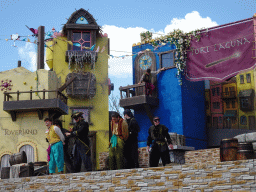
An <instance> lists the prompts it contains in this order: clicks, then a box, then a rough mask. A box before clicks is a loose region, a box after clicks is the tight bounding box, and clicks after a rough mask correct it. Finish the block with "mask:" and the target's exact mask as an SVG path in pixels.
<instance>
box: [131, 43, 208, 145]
mask: <svg viewBox="0 0 256 192" xmlns="http://www.w3.org/2000/svg"><path fill="white" fill-rule="evenodd" d="M145 49H151V50H153V49H154V48H153V47H152V46H151V45H149V44H146V45H141V46H134V47H133V54H136V53H138V52H140V51H144V50H145ZM172 49H175V45H170V44H169V43H168V44H166V45H165V46H163V47H160V48H158V49H157V50H154V51H153V52H154V53H155V56H156V67H157V69H159V67H160V64H159V56H158V54H157V53H159V52H165V51H169V50H172ZM136 56H137V55H135V56H133V83H135V70H134V68H135V67H134V65H135V58H136ZM176 74H177V69H176V68H174V69H168V70H165V71H163V72H161V73H160V74H158V76H157V86H158V98H159V106H158V107H157V108H153V109H152V113H153V115H154V116H159V117H160V123H161V124H164V125H166V126H167V127H168V129H169V132H176V133H178V134H182V135H185V137H186V145H187V146H193V147H195V148H196V149H204V148H207V138H206V131H205V96H204V82H203V81H201V82H190V81H188V80H186V79H185V78H184V77H182V85H179V82H178V79H177V77H176ZM134 115H135V118H136V119H137V120H138V123H139V125H140V128H141V131H140V133H139V137H138V138H139V147H145V146H146V141H147V137H148V128H149V127H150V126H151V122H150V120H149V118H148V116H147V114H146V111H145V110H144V108H143V107H142V108H141V109H138V110H135V111H134Z"/></svg>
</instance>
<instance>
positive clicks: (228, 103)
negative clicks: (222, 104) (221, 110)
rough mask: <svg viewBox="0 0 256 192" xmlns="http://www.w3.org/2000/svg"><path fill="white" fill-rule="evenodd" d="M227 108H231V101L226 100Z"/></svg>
mask: <svg viewBox="0 0 256 192" xmlns="http://www.w3.org/2000/svg"><path fill="white" fill-rule="evenodd" d="M226 108H227V109H229V108H230V101H226Z"/></svg>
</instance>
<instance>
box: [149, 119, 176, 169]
mask: <svg viewBox="0 0 256 192" xmlns="http://www.w3.org/2000/svg"><path fill="white" fill-rule="evenodd" d="M153 123H154V125H152V126H151V127H150V128H149V130H148V139H147V149H148V151H150V145H151V144H152V148H151V151H150V156H149V166H150V167H157V166H158V163H159V159H160V158H161V160H162V163H163V166H165V165H166V164H168V163H170V155H169V149H168V146H167V143H168V144H169V148H171V149H173V145H172V141H171V138H170V135H169V133H168V128H167V127H166V126H164V125H162V124H160V118H159V117H154V118H153ZM166 139H167V143H166Z"/></svg>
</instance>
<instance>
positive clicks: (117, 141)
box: [109, 112, 129, 170]
mask: <svg viewBox="0 0 256 192" xmlns="http://www.w3.org/2000/svg"><path fill="white" fill-rule="evenodd" d="M111 117H112V121H111V131H112V137H111V140H110V144H109V145H110V146H109V168H110V170H115V169H124V168H125V160H124V144H125V141H126V140H127V138H128V136H129V132H128V125H127V123H126V121H125V120H124V119H123V118H122V117H121V116H120V115H119V113H117V112H115V113H113V114H112V116H111Z"/></svg>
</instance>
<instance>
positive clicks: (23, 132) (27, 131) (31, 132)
mask: <svg viewBox="0 0 256 192" xmlns="http://www.w3.org/2000/svg"><path fill="white" fill-rule="evenodd" d="M3 130H4V135H37V130H36V129H20V130H9V129H3Z"/></svg>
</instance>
